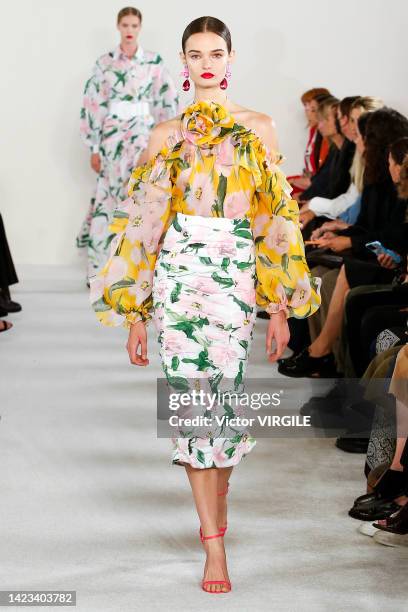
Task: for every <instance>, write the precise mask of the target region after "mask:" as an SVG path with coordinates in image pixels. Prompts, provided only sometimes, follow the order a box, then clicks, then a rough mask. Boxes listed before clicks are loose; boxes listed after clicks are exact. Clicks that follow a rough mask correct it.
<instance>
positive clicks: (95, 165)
mask: <svg viewBox="0 0 408 612" xmlns="http://www.w3.org/2000/svg"><path fill="white" fill-rule="evenodd" d="M91 168H92V170H95V172H96V173H97V174H99V173H100V171H101V156H100V155H99V153H92V155H91Z"/></svg>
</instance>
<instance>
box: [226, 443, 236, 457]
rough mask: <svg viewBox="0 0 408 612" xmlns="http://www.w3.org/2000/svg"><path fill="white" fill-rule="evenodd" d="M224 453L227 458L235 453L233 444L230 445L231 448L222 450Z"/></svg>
mask: <svg viewBox="0 0 408 612" xmlns="http://www.w3.org/2000/svg"><path fill="white" fill-rule="evenodd" d="M224 452H225V454H226V455H228V458H229V459H231V457H232V456H233V455H234V453H235V446H231V448H227V450H226V451H224Z"/></svg>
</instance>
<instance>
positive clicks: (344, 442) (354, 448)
mask: <svg viewBox="0 0 408 612" xmlns="http://www.w3.org/2000/svg"><path fill="white" fill-rule="evenodd" d="M336 446H337V448H339V449H340V450H342V451H344V452H345V453H366V452H367V448H368V438H343V437H340V438H337V440H336Z"/></svg>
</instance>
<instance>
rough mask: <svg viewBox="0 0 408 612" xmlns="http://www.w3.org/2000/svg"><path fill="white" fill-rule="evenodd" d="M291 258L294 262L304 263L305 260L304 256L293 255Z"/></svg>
mask: <svg viewBox="0 0 408 612" xmlns="http://www.w3.org/2000/svg"><path fill="white" fill-rule="evenodd" d="M290 258H291V259H293V261H304V260H305V258H304V257H303V255H291V256H290Z"/></svg>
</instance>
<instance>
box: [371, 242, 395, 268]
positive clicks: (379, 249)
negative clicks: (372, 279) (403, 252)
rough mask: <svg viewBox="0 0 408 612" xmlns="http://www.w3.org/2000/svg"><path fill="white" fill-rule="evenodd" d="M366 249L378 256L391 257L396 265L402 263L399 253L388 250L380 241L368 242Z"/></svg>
mask: <svg viewBox="0 0 408 612" xmlns="http://www.w3.org/2000/svg"><path fill="white" fill-rule="evenodd" d="M366 247H367V249H370V251H372V252H373V253H375V254H376V255H389V256H390V257H391V259H392V261H393V262H394V263H396V264H399V263H401V261H402V260H401V257H400V256H399V255H398V253H395V251H391V250H390V249H386V248H385V247H384V246H383V245H382V244H381V242H378V240H375V241H374V242H367V243H366Z"/></svg>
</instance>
